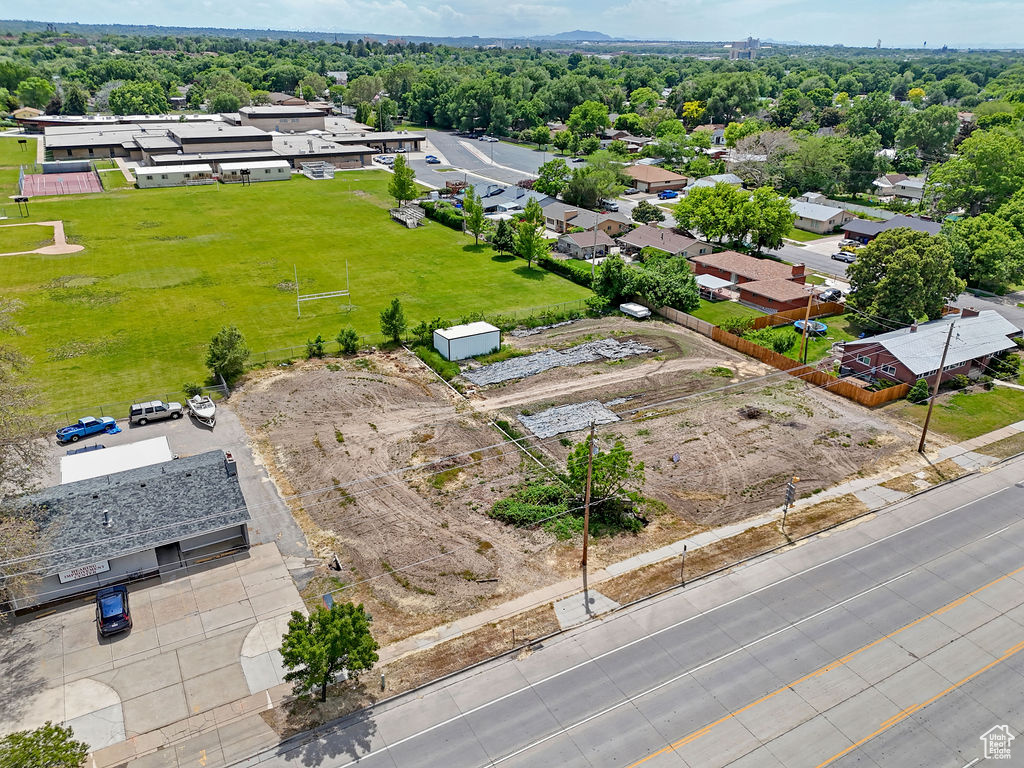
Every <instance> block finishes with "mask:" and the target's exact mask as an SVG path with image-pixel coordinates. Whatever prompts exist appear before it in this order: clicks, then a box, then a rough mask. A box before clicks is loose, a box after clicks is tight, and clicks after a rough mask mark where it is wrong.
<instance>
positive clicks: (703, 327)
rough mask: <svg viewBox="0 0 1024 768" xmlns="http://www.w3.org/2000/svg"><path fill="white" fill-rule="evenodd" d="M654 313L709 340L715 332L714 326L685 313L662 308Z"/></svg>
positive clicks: (670, 308)
mask: <svg viewBox="0 0 1024 768" xmlns="http://www.w3.org/2000/svg"><path fill="white" fill-rule="evenodd" d="M634 301H636V299H634ZM641 303H642V302H641ZM654 311H655V312H656V313H657V314H659V315H661V316H662V317H664V318H665V319H666V320H671V321H672V322H673V323H675V324H676V325H681V326H683V327H684V328H689V329H690V330H691V331H696V332H697V333H699V334H701V335H702V336H707V337H708V338H709V339H710V338H713V337H712V335H711V334H712V332H713V331H714V330H715V326H714V325H712V324H711V323H709V322H708V321H707V320H701V319H700V318H699V317H694V316H693V315H688V314H686V313H685V312H680V311H679V310H678V309H672V307H662V308H661V309H656V310H654Z"/></svg>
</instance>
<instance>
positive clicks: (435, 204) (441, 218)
mask: <svg viewBox="0 0 1024 768" xmlns="http://www.w3.org/2000/svg"><path fill="white" fill-rule="evenodd" d="M420 206H421V207H422V208H423V210H424V211H426V212H427V218H428V219H433V220H434V221H437V222H440V223H441V224H444V225H445V226H446V227H451V228H452V229H457V230H458V231H459V232H462V231H463V225H464V224H465V220H466V217H465V216H464V215H463V214H462V211H461V210H459V209H458V208H456V207H455V206H454V205H452V204H451V203H449V202H446V201H444V200H437V201H434V200H423V201H421V202H420Z"/></svg>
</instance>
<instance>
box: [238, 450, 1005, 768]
mask: <svg viewBox="0 0 1024 768" xmlns="http://www.w3.org/2000/svg"><path fill="white" fill-rule="evenodd" d="M1022 477H1024V462H1022V461H1016V462H1012V463H1008V464H1004V465H1002V466H1000V467H997V468H996V469H994V470H993V471H991V472H989V473H987V474H984V475H975V476H971V477H968V478H965V479H962V480H960V481H957V482H956V483H954V484H952V485H949V486H945V487H944V488H942V489H940V490H935V491H932V492H929V493H926V494H924V495H922V496H919V497H917V498H914V499H910V500H907V501H905V502H903V503H902V504H900V505H897V506H896V507H893V508H890V509H889V510H887V511H885V512H882V513H880V514H878V515H877V516H873V517H870V518H867V519H865V520H863V521H861V522H860V523H859V524H856V525H850V526H846V527H845V528H843V529H840V530H837V531H834V532H832V533H831V534H830V535H827V536H823V537H819V538H817V539H815V540H813V541H811V542H807V543H804V544H802V545H800V546H795V547H792V548H790V549H788V550H786V551H784V552H781V553H779V554H777V555H774V556H770V557H766V558H762V559H760V560H758V561H756V562H753V563H751V564H748V565H746V566H744V567H742V568H739V569H737V570H734V571H733V572H731V573H730V574H727V575H723V576H721V577H717V578H715V579H710V580H706V581H702V582H699V583H698V584H696V585H692V586H689V587H687V588H685V589H681V590H678V591H676V592H674V593H672V594H670V595H668V596H664V597H662V598H660V599H656V600H653V601H648V602H646V603H644V604H642V605H640V606H638V607H635V608H633V609H630V610H626V611H622V612H620V613H618V614H615V615H612V616H610V617H608V618H606V619H604V620H600V621H594V622H591V623H590V624H588V625H586V626H584V627H582V628H580V629H578V630H576V631H574V632H571V633H567V634H565V635H562V636H560V637H559V638H557V639H555V640H552V641H549V642H547V643H545V644H544V647H542V648H539V649H537V650H535V651H534V652H533V653H532V654H530V655H528V656H526V657H525V658H521V659H510V660H505V661H502V662H498V663H492V664H489V665H486V666H484V667H482V668H480V669H478V670H476V671H474V672H471V673H465V674H463V675H460V676H458V677H456V678H454V679H451V680H449V681H447V682H445V683H443V684H438V685H435V686H432V687H430V688H428V689H426V690H424V691H419V692H417V693H416V694H415V695H410V696H405V697H401V698H398V699H396V700H395V701H393V702H390V703H385V704H383V705H381V706H379V707H377V708H375V709H372V710H370V711H367V712H365V713H360V714H358V715H356V716H353V717H351V718H348V719H346V720H343V721H341V722H340V723H339V724H337V725H336V726H334V727H332V728H331V729H329V730H328V731H327V732H326V734H323V735H321V736H320V737H319V738H317V739H315V740H308V739H307V740H306V741H305V742H304V741H303V739H302V738H301V737H298V738H297V739H296V740H295V741H294V742H292V743H286V744H285V745H282V746H280V747H279V748H277V749H276V750H274V751H272V752H269V753H264V754H261V755H259V756H257V757H256V758H253V759H251V760H248V761H246V762H245V763H244V764H245V765H267V766H296V765H318V766H325V767H330V768H341V767H343V766H345V767H347V766H352V765H355V764H358V765H359V766H360V767H361V768H378V767H383V766H388V767H389V768H419V767H420V766H422V767H423V768H426V767H427V766H445V768H478V767H479V766H496V765H502V766H508V767H509V768H511V767H512V766H627V768H634V767H635V766H639V765H640V764H643V765H645V766H647V767H648V768H654V767H664V766H691V767H692V768H697V766H699V767H700V768H717V767H718V766H726V765H728V766H733V767H734V768H738V767H747V766H749V767H754V766H756V767H757V768H771V767H773V766H786V767H787V768H790V767H792V768H803V767H804V766H807V767H809V768H824V767H825V766H839V767H841V768H852V767H853V766H869V767H877V768H890V767H892V766H899V768H911V767H913V766H922V768H923V767H924V766H927V767H928V768H940V767H944V766H950V767H951V768H960V767H961V766H967V765H974V764H975V763H973V762H971V761H978V760H980V759H981V758H982V747H983V742H982V741H981V739H980V737H981V736H982V735H983V734H984V733H986V732H987V731H989V729H991V728H993V727H994V726H999V725H1005V726H1007V727H1008V728H1009V729H1010V732H1011V733H1012V734H1013V735H1015V736H1016V737H1018V745H1020V744H1024V739H1021V738H1020V735H1021V733H1022V732H1024V706H1022V702H1024V652H1022V649H1024V524H1022V514H1024V507H1022V502H1024V490H1022V489H1021V488H1018V487H1016V486H1015V485H1014V483H1015V482H1017V481H1020V480H1021V479H1022ZM357 761H358V763H357ZM986 764H987V763H986ZM999 764H1000V765H1005V766H1022V765H1024V748H1021V747H1020V746H1017V747H1015V748H1014V750H1013V756H1012V757H1011V758H1010V759H1007V760H1003V761H1001V762H1000V763H999Z"/></svg>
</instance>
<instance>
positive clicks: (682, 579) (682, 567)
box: [679, 544, 686, 587]
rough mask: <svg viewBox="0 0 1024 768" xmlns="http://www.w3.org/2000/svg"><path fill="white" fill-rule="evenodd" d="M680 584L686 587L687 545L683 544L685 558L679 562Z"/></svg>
mask: <svg viewBox="0 0 1024 768" xmlns="http://www.w3.org/2000/svg"><path fill="white" fill-rule="evenodd" d="M679 584H680V585H681V586H684V587H685V586H686V545H685V544H683V557H682V559H681V560H680V561H679Z"/></svg>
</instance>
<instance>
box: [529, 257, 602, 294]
mask: <svg viewBox="0 0 1024 768" xmlns="http://www.w3.org/2000/svg"><path fill="white" fill-rule="evenodd" d="M537 266H539V267H544V269H546V270H548V271H549V272H554V273H555V274H556V275H561V276H562V277H564V278H567V279H568V280H572V281H573V282H574V283H576V284H577V285H582V286H583V287H584V288H593V287H594V281H593V278H592V277H591V274H590V272H591V269H592V267H591V265H590V263H589V262H585V261H578V260H576V259H566V260H564V261H563V260H561V259H556V258H554V257H553V256H541V257H540V258H539V259H537Z"/></svg>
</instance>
